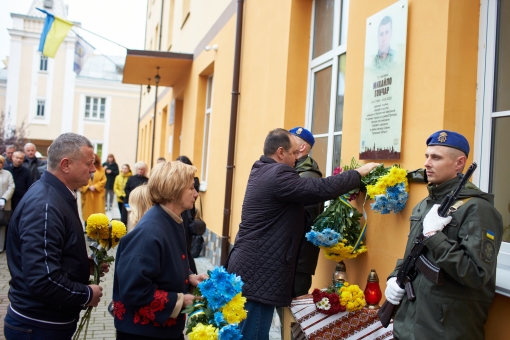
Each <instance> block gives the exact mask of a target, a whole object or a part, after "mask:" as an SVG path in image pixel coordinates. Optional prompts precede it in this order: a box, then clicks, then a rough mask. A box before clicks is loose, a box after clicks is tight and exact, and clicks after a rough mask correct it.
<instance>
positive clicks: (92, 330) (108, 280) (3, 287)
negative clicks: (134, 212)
mask: <svg viewBox="0 0 510 340" xmlns="http://www.w3.org/2000/svg"><path fill="white" fill-rule="evenodd" d="M115 203H116V202H115ZM80 206H81V205H80ZM79 210H80V213H81V207H80V209H79ZM106 215H107V216H108V217H109V218H110V219H111V218H118V219H120V212H119V209H118V207H117V204H114V207H113V209H112V211H107V212H106ZM88 243H89V242H88ZM110 252H111V253H112V254H113V255H114V256H115V250H113V251H110ZM195 263H196V265H197V269H198V272H199V273H207V271H208V270H212V269H213V268H214V267H213V265H212V264H211V262H209V261H208V260H207V259H206V258H205V257H199V258H196V259H195ZM114 267H115V265H112V267H111V268H110V272H109V273H107V274H106V275H105V276H104V277H103V278H102V282H101V286H102V287H103V298H102V299H101V302H100V303H99V306H97V308H95V309H93V310H92V317H91V318H90V323H89V328H88V332H87V339H90V340H114V339H115V327H114V325H113V317H112V316H111V315H110V313H108V310H107V308H108V304H109V303H110V301H111V297H112V292H113V274H114V271H115V270H114ZM9 280H10V275H9V269H8V268H7V258H6V256H5V251H4V252H2V253H0V340H5V337H4V335H3V333H4V331H3V330H4V317H5V314H6V311H7V307H8V305H9V300H8V299H7V293H8V291H9ZM82 314H83V312H82ZM83 334H84V331H82V335H81V336H80V338H81V339H83ZM269 339H270V340H280V339H281V336H280V320H279V318H278V315H277V314H276V313H275V316H274V318H273V325H272V327H271V332H270V335H269Z"/></svg>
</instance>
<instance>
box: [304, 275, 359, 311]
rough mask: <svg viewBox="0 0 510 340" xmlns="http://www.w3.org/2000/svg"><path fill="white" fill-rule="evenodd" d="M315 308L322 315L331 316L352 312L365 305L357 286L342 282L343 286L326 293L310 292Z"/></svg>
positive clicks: (317, 290)
mask: <svg viewBox="0 0 510 340" xmlns="http://www.w3.org/2000/svg"><path fill="white" fill-rule="evenodd" d="M312 298H313V302H314V303H315V307H316V308H317V309H318V310H319V311H320V312H321V313H324V314H328V315H333V314H336V313H339V312H345V311H348V312H354V311H357V310H359V309H361V308H363V307H364V306H365V304H366V301H365V295H364V294H363V291H362V290H361V289H360V288H359V287H358V286H357V285H350V284H349V282H344V284H343V286H342V287H341V288H340V289H338V290H336V289H328V290H326V291H322V290H319V289H317V288H315V289H314V290H313V292H312Z"/></svg>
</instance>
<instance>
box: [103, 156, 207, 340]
mask: <svg viewBox="0 0 510 340" xmlns="http://www.w3.org/2000/svg"><path fill="white" fill-rule="evenodd" d="M195 171H196V169H195V167H192V166H189V165H186V164H184V163H181V162H166V163H161V164H158V165H156V166H155V167H154V169H153V170H152V173H151V177H150V178H149V183H148V184H147V189H148V191H149V195H150V197H151V200H152V201H153V202H154V203H155V204H154V206H153V207H152V208H151V209H149V211H147V212H146V213H145V214H144V215H143V217H142V218H141V219H140V221H139V222H138V224H137V226H136V228H134V229H133V231H132V232H130V233H129V234H127V235H126V236H124V237H123V238H122V239H121V241H120V244H119V247H118V248H117V255H116V259H115V274H114V275H115V276H114V280H113V306H114V311H113V315H114V323H115V328H116V329H117V340H131V339H144V340H148V339H154V340H158V339H180V340H184V335H183V330H184V325H185V319H186V317H185V315H184V314H182V313H181V311H182V309H183V308H184V307H185V306H187V305H190V304H192V303H193V302H194V301H195V296H194V295H192V294H188V292H189V288H190V285H193V286H197V285H198V283H199V282H201V281H203V280H204V279H205V278H206V277H207V275H204V274H202V275H195V274H192V273H191V272H190V270H189V262H188V257H187V255H186V254H187V252H186V235H185V233H184V228H183V226H182V218H181V217H180V215H181V214H182V212H183V211H184V210H188V209H191V208H192V207H193V203H195V199H196V198H197V196H198V193H197V192H196V191H195V188H194V187H193V177H194V174H195Z"/></svg>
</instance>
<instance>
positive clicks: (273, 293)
mask: <svg viewBox="0 0 510 340" xmlns="http://www.w3.org/2000/svg"><path fill="white" fill-rule="evenodd" d="M298 154H299V150H298V146H297V142H296V139H295V137H294V136H292V135H291V134H290V133H289V131H287V130H284V129H275V130H273V131H271V132H269V134H268V135H267V137H266V140H265V142H264V156H261V157H260V159H259V160H258V161H256V162H255V163H254V164H253V167H252V169H251V173H250V177H249V179H248V185H247V188H246V193H245V196H244V202H243V210H242V213H241V224H240V225H239V232H238V233H237V237H236V240H235V244H234V247H233V248H232V251H231V252H230V254H229V258H228V260H227V265H226V266H227V270H228V271H229V272H230V273H236V274H237V275H239V276H241V278H242V280H243V282H244V286H243V295H244V296H245V297H246V298H247V302H246V305H245V308H246V310H247V311H248V318H247V319H246V320H244V321H243V322H241V324H240V325H239V327H240V330H241V333H242V335H243V339H267V338H268V336H269V329H270V327H271V320H272V318H273V313H274V309H275V306H279V307H284V306H288V305H290V302H291V300H292V297H291V293H292V286H293V281H294V273H295V269H296V258H297V254H298V250H299V245H300V242H301V238H302V236H303V232H304V204H307V205H310V204H316V203H319V202H323V201H325V200H329V199H333V198H336V197H338V196H340V195H343V194H345V193H347V192H349V191H350V190H352V189H355V188H358V187H359V186H360V183H361V177H362V176H364V175H366V174H368V172H370V170H372V169H373V168H375V167H377V166H378V164H376V163H368V164H365V165H364V166H362V167H361V168H359V169H357V170H350V171H345V172H343V173H341V174H339V175H336V176H331V177H327V178H302V177H300V176H299V175H298V173H297V172H296V171H295V170H294V165H295V164H296V162H297V160H298Z"/></svg>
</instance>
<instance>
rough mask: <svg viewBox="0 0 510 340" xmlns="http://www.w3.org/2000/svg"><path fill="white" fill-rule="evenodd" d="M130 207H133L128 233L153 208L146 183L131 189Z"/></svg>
mask: <svg viewBox="0 0 510 340" xmlns="http://www.w3.org/2000/svg"><path fill="white" fill-rule="evenodd" d="M129 207H130V208H131V212H130V213H129V221H128V230H127V231H128V233H129V232H130V231H131V230H133V228H134V227H135V226H136V224H137V223H138V221H140V219H141V218H142V216H143V215H144V214H145V213H146V212H147V211H148V210H149V209H150V208H152V201H151V197H150V196H149V190H148V189H147V185H146V184H144V185H140V186H139V187H136V188H135V189H134V190H133V191H131V195H129Z"/></svg>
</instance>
